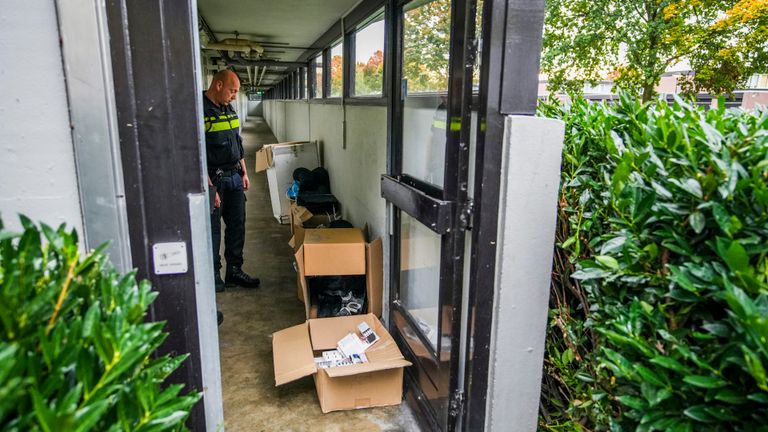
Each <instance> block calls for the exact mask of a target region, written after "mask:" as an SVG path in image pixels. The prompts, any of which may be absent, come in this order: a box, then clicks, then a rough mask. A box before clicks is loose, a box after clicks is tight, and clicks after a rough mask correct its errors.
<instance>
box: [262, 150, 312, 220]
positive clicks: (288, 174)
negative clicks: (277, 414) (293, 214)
mask: <svg viewBox="0 0 768 432" xmlns="http://www.w3.org/2000/svg"><path fill="white" fill-rule="evenodd" d="M319 166H320V152H319V151H318V148H317V141H292V142H287V143H277V144H265V145H264V146H262V147H261V148H260V149H259V150H258V151H257V152H256V172H259V171H266V172H267V183H268V184H269V197H270V201H271V202H272V215H273V216H274V217H275V219H277V221H278V222H280V223H281V224H287V223H289V222H290V217H289V211H290V200H289V199H288V195H287V193H286V192H287V191H288V188H289V187H290V186H291V185H292V184H293V171H294V170H295V169H296V168H300V167H304V168H307V169H309V170H312V169H315V168H317V167H319Z"/></svg>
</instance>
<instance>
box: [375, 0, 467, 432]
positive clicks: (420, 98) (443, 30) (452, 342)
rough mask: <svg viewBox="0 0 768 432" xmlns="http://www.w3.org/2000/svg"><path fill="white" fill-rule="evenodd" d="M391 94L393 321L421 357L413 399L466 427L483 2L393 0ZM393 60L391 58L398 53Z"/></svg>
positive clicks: (409, 385)
mask: <svg viewBox="0 0 768 432" xmlns="http://www.w3.org/2000/svg"><path fill="white" fill-rule="evenodd" d="M394 3H395V8H394V11H392V12H391V13H392V15H391V17H392V18H393V19H392V23H393V25H392V26H391V27H390V29H391V32H392V33H393V35H392V36H393V37H392V38H391V39H389V40H390V43H393V46H394V47H395V50H394V56H393V60H394V67H393V68H392V72H393V73H392V74H391V75H390V76H391V77H393V81H392V82H391V83H390V87H389V88H390V89H391V93H390V95H391V97H390V98H389V111H388V112H389V123H390V127H391V129H390V142H389V162H390V163H389V173H388V174H387V175H384V176H382V195H383V196H384V197H385V198H386V200H387V201H388V202H389V203H391V208H392V210H393V211H392V216H391V217H392V221H393V227H392V235H391V238H390V240H391V242H390V245H391V252H392V256H391V265H392V268H391V272H390V274H391V275H392V276H391V278H390V283H391V286H390V293H391V298H390V304H391V307H390V323H391V326H390V327H391V329H392V333H393V336H394V337H395V339H396V340H397V341H398V344H399V345H400V347H401V349H402V350H403V352H404V353H405V355H406V356H407V357H408V358H409V360H411V361H412V362H413V366H412V367H410V368H408V370H407V372H406V391H407V393H406V394H407V397H408V399H409V401H410V402H411V403H412V404H413V405H414V406H415V407H416V408H417V411H418V412H419V414H420V418H422V419H423V420H425V423H427V424H428V425H429V426H430V427H431V428H432V429H434V430H443V431H452V430H457V429H458V428H459V424H458V422H459V419H460V418H461V408H462V396H461V392H460V388H461V387H460V377H459V363H460V352H461V350H460V345H461V344H460V343H459V342H460V333H461V316H460V312H459V311H461V298H462V287H463V278H462V271H463V266H464V250H465V232H466V230H467V229H468V226H469V218H470V208H471V206H470V205H469V200H468V198H467V190H468V179H467V176H468V162H469V137H470V133H471V121H470V120H471V116H470V112H471V111H470V106H469V105H470V102H471V96H472V71H473V64H474V53H473V52H472V51H471V50H470V49H468V47H472V46H474V38H475V35H474V16H475V11H474V6H473V5H474V4H475V2H474V1H466V0H465V1H451V0H413V1H399V2H394ZM391 58H392V57H391Z"/></svg>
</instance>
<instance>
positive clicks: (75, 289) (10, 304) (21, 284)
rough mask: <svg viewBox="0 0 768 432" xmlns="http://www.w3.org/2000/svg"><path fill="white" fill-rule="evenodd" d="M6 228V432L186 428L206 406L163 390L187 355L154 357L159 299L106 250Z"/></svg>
mask: <svg viewBox="0 0 768 432" xmlns="http://www.w3.org/2000/svg"><path fill="white" fill-rule="evenodd" d="M21 223H22V226H23V233H20V234H16V233H11V232H9V231H7V230H4V229H3V225H2V221H0V429H2V430H8V431H25V432H26V431H39V430H43V431H90V430H99V431H163V430H184V429H185V428H184V420H185V419H186V417H187V416H188V413H189V410H190V408H191V407H192V405H194V404H195V402H196V401H197V400H198V399H199V397H200V396H199V395H198V394H196V393H191V394H187V395H185V396H180V395H179V392H180V390H181V388H182V386H181V385H163V381H164V379H165V378H166V377H167V376H168V375H169V374H170V373H171V372H172V371H173V370H175V369H176V368H177V367H178V366H179V364H180V363H181V362H182V361H184V359H185V357H184V356H181V357H169V356H164V357H157V358H155V357H153V356H152V354H153V352H154V351H155V349H156V348H157V347H158V346H159V345H160V344H161V343H162V342H163V340H164V339H165V337H166V336H167V334H166V333H164V332H163V331H162V327H163V323H159V322H152V323H148V322H144V316H145V314H146V312H147V308H148V307H149V305H150V303H152V301H153V300H154V298H155V296H156V293H154V292H152V291H151V290H150V286H149V283H148V282H146V281H144V282H141V283H138V284H137V282H136V279H135V275H134V274H133V273H131V274H127V275H124V276H120V275H118V274H117V272H116V271H115V270H114V269H112V268H111V267H109V266H108V264H107V258H106V256H105V254H104V253H103V249H104V247H101V248H99V249H97V250H95V251H93V252H91V253H90V254H88V255H87V256H85V257H82V258H81V257H80V252H79V249H78V242H77V235H76V233H75V232H74V230H73V231H71V232H67V231H66V230H65V228H64V227H63V226H61V227H59V228H58V229H56V230H54V229H52V228H50V227H48V226H46V225H40V227H38V226H36V225H35V224H33V223H32V222H31V221H30V220H29V219H28V218H26V217H23V216H22V217H21Z"/></svg>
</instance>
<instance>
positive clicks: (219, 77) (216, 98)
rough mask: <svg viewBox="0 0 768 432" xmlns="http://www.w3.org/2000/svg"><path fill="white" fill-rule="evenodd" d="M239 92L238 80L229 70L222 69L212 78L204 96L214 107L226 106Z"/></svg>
mask: <svg viewBox="0 0 768 432" xmlns="http://www.w3.org/2000/svg"><path fill="white" fill-rule="evenodd" d="M239 90H240V79H239V78H238V77H237V74H236V73H234V72H232V71H231V70H229V69H222V70H220V71H218V72H216V75H214V76H213V80H212V81H211V85H210V86H209V87H208V90H207V91H206V92H205V95H206V96H207V97H208V99H210V100H211V102H213V103H215V104H216V105H228V104H229V103H230V102H232V101H233V100H235V98H236V97H237V92H238V91H239Z"/></svg>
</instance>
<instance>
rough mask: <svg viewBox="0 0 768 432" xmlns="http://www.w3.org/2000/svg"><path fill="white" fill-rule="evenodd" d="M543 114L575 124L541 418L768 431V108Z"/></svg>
mask: <svg viewBox="0 0 768 432" xmlns="http://www.w3.org/2000/svg"><path fill="white" fill-rule="evenodd" d="M721 106H722V104H721ZM539 113H540V115H543V116H547V117H555V118H560V119H562V120H564V121H565V122H566V142H565V149H564V152H563V171H562V183H561V195H560V214H559V222H558V231H557V236H558V239H557V241H558V245H557V247H556V251H555V252H556V253H555V263H554V270H553V285H552V300H551V312H550V324H551V325H550V331H549V336H548V340H547V354H546V358H545V377H544V382H543V393H542V409H541V425H540V426H541V428H542V429H548V430H607V429H612V430H643V431H647V430H687V431H709V430H713V431H714V430H744V431H755V430H768V428H767V427H766V422H767V421H768V382H767V380H766V368H767V367H768V258H767V257H766V256H767V254H768V111H762V112H757V113H746V112H743V111H740V110H725V109H712V110H708V111H706V110H704V109H703V108H701V107H696V106H692V105H690V104H688V103H686V102H684V101H682V100H680V99H677V100H676V102H675V103H674V104H672V105H668V104H667V103H665V102H662V101H659V102H653V103H650V104H645V105H643V104H641V103H640V102H638V101H636V100H633V99H631V98H630V97H628V96H626V95H624V96H622V97H621V98H620V100H618V101H616V102H615V103H614V104H610V105H608V104H603V103H588V102H586V101H584V100H576V101H575V102H574V103H573V104H572V106H570V107H564V106H560V105H558V104H557V103H545V104H543V105H542V106H541V107H540V112H539Z"/></svg>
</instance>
